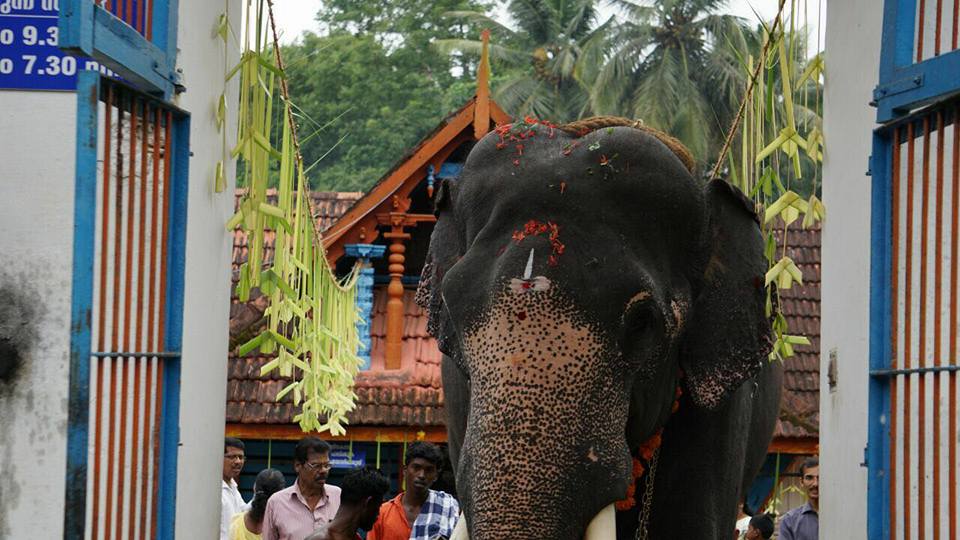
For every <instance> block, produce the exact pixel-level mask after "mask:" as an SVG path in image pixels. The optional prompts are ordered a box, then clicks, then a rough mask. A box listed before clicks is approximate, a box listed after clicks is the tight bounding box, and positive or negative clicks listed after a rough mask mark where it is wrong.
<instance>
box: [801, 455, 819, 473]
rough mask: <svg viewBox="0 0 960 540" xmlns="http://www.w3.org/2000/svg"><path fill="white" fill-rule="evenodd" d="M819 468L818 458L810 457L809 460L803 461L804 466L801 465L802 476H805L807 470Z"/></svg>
mask: <svg viewBox="0 0 960 540" xmlns="http://www.w3.org/2000/svg"><path fill="white" fill-rule="evenodd" d="M819 466H820V460H819V459H818V458H817V456H813V457H808V458H807V459H805V460H803V464H802V465H800V476H803V475H804V474H805V473H806V472H807V469H812V468H814V467H819Z"/></svg>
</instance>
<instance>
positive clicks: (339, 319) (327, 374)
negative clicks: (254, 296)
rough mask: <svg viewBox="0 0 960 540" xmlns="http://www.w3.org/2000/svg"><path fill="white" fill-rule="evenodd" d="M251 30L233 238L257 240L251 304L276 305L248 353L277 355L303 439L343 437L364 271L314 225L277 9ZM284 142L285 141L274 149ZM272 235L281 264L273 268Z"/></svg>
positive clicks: (251, 258) (275, 366) (251, 21)
mask: <svg viewBox="0 0 960 540" xmlns="http://www.w3.org/2000/svg"><path fill="white" fill-rule="evenodd" d="M254 3H255V4H256V5H255V6H254V5H253V4H254ZM245 25H246V33H245V35H244V43H243V54H242V56H241V59H240V62H239V64H238V65H237V66H236V67H234V68H233V70H231V71H230V72H229V73H227V80H229V79H231V78H233V77H239V79H240V104H239V111H238V115H239V126H238V142H237V145H236V147H234V148H233V150H232V152H231V154H232V155H233V156H234V157H237V158H238V160H239V166H240V167H242V172H243V174H244V175H245V177H246V178H247V179H248V185H249V187H248V189H247V191H246V193H245V194H244V195H243V198H242V200H241V201H240V203H239V205H238V210H237V213H236V214H234V216H233V217H232V218H231V219H230V220H229V221H228V222H227V229H228V230H233V229H235V228H237V227H239V228H240V230H242V231H243V232H244V233H245V234H246V236H247V239H248V257H247V261H246V262H245V263H244V264H243V265H242V266H241V267H240V275H239V280H238V283H237V295H238V296H239V298H240V301H241V302H246V301H248V300H249V298H250V291H251V289H254V288H259V289H260V292H261V293H262V294H264V295H267V296H268V297H269V300H270V301H269V306H268V307H267V308H266V310H265V312H264V315H265V317H266V318H267V320H268V324H267V328H266V329H265V330H264V331H263V332H262V333H260V334H259V335H257V336H256V337H254V338H253V339H251V340H250V341H248V342H247V343H245V344H243V345H241V346H240V348H239V351H238V353H239V354H240V355H241V356H243V355H246V354H248V353H250V352H251V351H253V350H255V349H259V351H260V352H261V353H264V354H275V355H276V357H275V358H274V359H273V360H271V361H270V362H268V363H267V364H266V365H264V366H263V367H262V368H261V370H260V374H261V376H264V375H267V374H269V373H271V372H275V371H276V372H279V374H280V375H281V376H282V377H284V378H287V379H290V380H291V382H290V384H288V385H287V386H285V387H284V388H283V389H281V390H280V391H279V393H278V394H277V396H276V399H277V400H280V399H284V398H285V397H287V396H291V397H292V400H293V403H294V404H295V405H296V406H299V407H300V412H299V413H298V414H296V415H295V416H294V418H293V420H294V421H295V422H297V423H298V424H299V425H300V428H301V429H302V430H303V431H310V432H314V431H330V433H331V434H333V435H342V434H344V433H345V432H346V430H345V428H344V425H345V424H346V423H347V413H348V412H350V411H351V410H353V408H354V406H355V399H356V396H355V394H354V393H353V381H354V378H355V377H356V375H357V372H358V370H359V366H360V364H361V360H360V358H358V357H357V347H359V346H360V341H359V337H358V335H357V330H356V323H357V321H358V319H359V311H358V310H357V307H356V284H357V278H358V276H359V273H358V270H359V267H355V268H354V270H353V271H352V272H351V273H350V275H348V276H347V277H346V278H344V279H342V280H341V279H338V278H337V277H336V275H334V273H333V271H332V269H331V268H330V266H329V264H328V263H327V258H326V252H325V251H324V248H323V243H322V239H321V235H320V231H319V230H318V228H317V224H316V222H315V221H314V219H313V217H312V216H313V215H315V214H314V213H313V212H312V209H311V200H310V197H309V192H308V189H309V187H308V186H309V184H308V182H307V180H306V178H305V172H304V167H303V160H302V158H301V155H300V149H299V144H298V142H297V132H296V124H295V123H294V120H293V118H294V117H293V114H292V112H293V111H292V108H293V106H292V104H291V102H290V97H289V93H288V91H287V85H286V80H285V76H284V71H283V60H282V58H281V56H280V48H279V44H278V42H277V35H276V29H275V27H274V23H273V10H272V3H271V2H270V1H269V0H247V13H246V20H245ZM277 124H282V125H279V126H278V125H277ZM276 138H279V141H274V140H272V139H276ZM271 167H277V168H278V171H277V176H278V178H279V183H278V187H277V200H276V203H275V204H271V202H270V201H269V200H268V199H267V179H268V174H269V172H270V169H271ZM271 234H272V235H274V243H273V247H274V256H273V261H272V262H271V263H270V264H269V265H265V263H264V248H265V244H266V239H267V237H268V236H269V235H271Z"/></svg>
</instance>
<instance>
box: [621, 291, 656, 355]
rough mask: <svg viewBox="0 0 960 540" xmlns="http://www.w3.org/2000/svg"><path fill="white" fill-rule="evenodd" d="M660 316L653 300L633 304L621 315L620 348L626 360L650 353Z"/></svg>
mask: <svg viewBox="0 0 960 540" xmlns="http://www.w3.org/2000/svg"><path fill="white" fill-rule="evenodd" d="M662 319H663V317H662V315H661V313H660V310H659V309H658V308H657V304H656V302H654V301H653V299H645V300H642V301H639V302H633V303H631V304H630V306H628V307H627V310H626V311H625V312H624V314H623V326H622V336H623V337H622V348H623V353H624V355H626V356H627V357H628V358H637V355H642V354H644V353H649V352H652V348H653V346H654V341H655V340H656V337H657V328H658V327H662Z"/></svg>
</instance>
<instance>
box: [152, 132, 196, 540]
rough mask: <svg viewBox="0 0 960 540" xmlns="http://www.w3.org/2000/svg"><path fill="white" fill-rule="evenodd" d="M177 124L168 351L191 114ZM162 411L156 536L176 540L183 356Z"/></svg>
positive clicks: (173, 331)
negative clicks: (181, 366) (174, 539)
mask: <svg viewBox="0 0 960 540" xmlns="http://www.w3.org/2000/svg"><path fill="white" fill-rule="evenodd" d="M174 118H175V120H174V126H173V155H172V156H171V158H172V163H171V174H170V181H171V183H172V190H171V195H170V196H171V201H170V203H171V204H170V213H169V215H168V216H167V219H168V220H169V221H168V223H169V224H170V231H169V235H170V236H169V239H170V252H169V257H168V259H167V268H166V276H167V279H168V282H167V303H166V308H167V311H166V319H165V320H166V334H165V336H164V339H165V341H166V343H164V348H165V350H166V351H171V352H174V351H180V350H181V347H182V345H183V287H184V272H185V268H186V264H185V263H186V237H187V195H188V193H189V186H190V183H189V179H188V173H189V159H190V117H189V116H182V115H176V116H175V117H174ZM163 362H164V364H163V365H164V370H163V409H162V413H161V415H162V416H161V418H162V419H163V420H162V426H161V428H160V432H161V439H160V469H159V477H160V478H159V480H160V483H159V502H158V508H157V538H159V539H162V540H173V538H174V531H175V526H174V525H175V522H176V519H175V518H176V502H177V452H178V451H179V448H180V365H181V363H182V358H167V359H164V360H163Z"/></svg>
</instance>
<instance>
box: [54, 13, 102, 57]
mask: <svg viewBox="0 0 960 540" xmlns="http://www.w3.org/2000/svg"><path fill="white" fill-rule="evenodd" d="M93 9H94V4H93V2H91V1H90V0H60V17H59V19H58V20H57V26H58V27H59V28H58V34H57V35H58V41H59V46H60V48H61V49H64V50H67V51H72V52H77V53H79V54H83V55H86V56H90V55H92V54H93ZM86 21H89V22H86Z"/></svg>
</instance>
